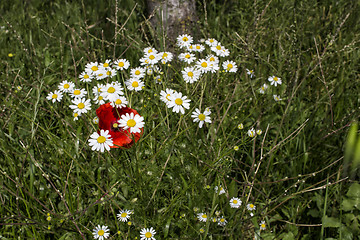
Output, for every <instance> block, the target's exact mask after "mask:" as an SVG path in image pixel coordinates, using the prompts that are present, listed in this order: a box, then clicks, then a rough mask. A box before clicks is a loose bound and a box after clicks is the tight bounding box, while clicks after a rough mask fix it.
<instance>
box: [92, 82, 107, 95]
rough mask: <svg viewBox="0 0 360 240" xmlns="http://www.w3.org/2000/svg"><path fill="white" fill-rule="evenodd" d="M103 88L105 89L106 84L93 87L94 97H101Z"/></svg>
mask: <svg viewBox="0 0 360 240" xmlns="http://www.w3.org/2000/svg"><path fill="white" fill-rule="evenodd" d="M103 88H105V84H98V85H96V86H94V87H93V89H92V93H93V94H94V96H98V95H100V93H101V89H103Z"/></svg>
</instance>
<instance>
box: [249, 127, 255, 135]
mask: <svg viewBox="0 0 360 240" xmlns="http://www.w3.org/2000/svg"><path fill="white" fill-rule="evenodd" d="M247 134H248V135H249V137H255V129H254V128H251V129H249V130H248V131H247Z"/></svg>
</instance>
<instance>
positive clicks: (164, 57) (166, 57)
mask: <svg viewBox="0 0 360 240" xmlns="http://www.w3.org/2000/svg"><path fill="white" fill-rule="evenodd" d="M159 56H160V57H161V63H162V64H165V63H168V62H171V60H172V59H173V54H172V53H171V52H160V53H159Z"/></svg>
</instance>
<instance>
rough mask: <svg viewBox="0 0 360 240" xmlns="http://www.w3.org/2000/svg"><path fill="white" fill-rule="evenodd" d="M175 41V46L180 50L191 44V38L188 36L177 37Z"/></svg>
mask: <svg viewBox="0 0 360 240" xmlns="http://www.w3.org/2000/svg"><path fill="white" fill-rule="evenodd" d="M176 40H177V45H178V46H179V47H180V48H183V47H187V46H189V45H191V43H192V42H193V38H192V36H190V35H188V34H183V35H180V36H178V37H177V39H176Z"/></svg>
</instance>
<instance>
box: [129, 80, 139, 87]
mask: <svg viewBox="0 0 360 240" xmlns="http://www.w3.org/2000/svg"><path fill="white" fill-rule="evenodd" d="M131 86H133V87H134V88H135V87H138V86H139V83H138V82H137V81H134V82H133V83H132V84H131Z"/></svg>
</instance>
